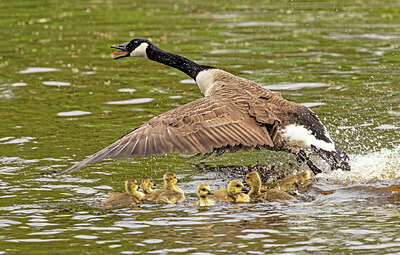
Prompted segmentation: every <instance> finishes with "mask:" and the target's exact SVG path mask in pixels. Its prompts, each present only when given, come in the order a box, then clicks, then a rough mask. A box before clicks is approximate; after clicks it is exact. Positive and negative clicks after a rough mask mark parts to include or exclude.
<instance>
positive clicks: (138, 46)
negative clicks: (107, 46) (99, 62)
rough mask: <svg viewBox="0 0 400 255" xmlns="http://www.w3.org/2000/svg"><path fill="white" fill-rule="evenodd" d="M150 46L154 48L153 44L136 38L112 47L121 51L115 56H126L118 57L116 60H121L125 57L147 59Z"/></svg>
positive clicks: (116, 52)
mask: <svg viewBox="0 0 400 255" xmlns="http://www.w3.org/2000/svg"><path fill="white" fill-rule="evenodd" d="M149 46H154V44H153V43H152V42H150V41H149V40H147V39H143V38H135V39H132V40H131V41H130V42H128V43H124V44H119V45H111V48H114V49H118V50H119V51H115V52H114V53H113V55H115V54H121V53H122V54H124V55H122V56H118V57H116V58H114V59H120V58H125V57H142V58H147V48H148V47H149Z"/></svg>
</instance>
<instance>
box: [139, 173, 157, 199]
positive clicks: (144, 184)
mask: <svg viewBox="0 0 400 255" xmlns="http://www.w3.org/2000/svg"><path fill="white" fill-rule="evenodd" d="M153 186H154V181H153V178H152V177H151V176H146V177H144V178H143V179H142V181H141V182H140V187H141V188H142V190H143V191H144V194H146V195H149V194H153V193H154V190H153Z"/></svg>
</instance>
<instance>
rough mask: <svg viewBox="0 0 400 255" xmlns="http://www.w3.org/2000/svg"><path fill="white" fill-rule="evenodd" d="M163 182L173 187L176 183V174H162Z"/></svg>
mask: <svg viewBox="0 0 400 255" xmlns="http://www.w3.org/2000/svg"><path fill="white" fill-rule="evenodd" d="M163 180H164V184H170V185H175V184H176V183H177V182H178V178H177V177H176V174H175V173H171V172H168V173H166V174H164V177H163Z"/></svg>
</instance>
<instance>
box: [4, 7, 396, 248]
mask: <svg viewBox="0 0 400 255" xmlns="http://www.w3.org/2000/svg"><path fill="white" fill-rule="evenodd" d="M0 17H1V18H0V32H1V33H0V39H1V40H0V46H1V47H0V119H1V121H0V199H1V200H0V201H1V204H0V254H43V253H52V254H58V253H60V254H66V253H67V254H69V253H79V254H82V253H86V254H106V253H107V254H110V253H111V254H133V253H138V254H143V253H155V254H176V253H184V254H245V253H248V254H251V253H252V254H264V253H276V254H328V253H329V254H352V253H354V254H362V253H373V254H399V253H400V239H399V235H398V233H399V232H400V227H399V226H400V211H399V206H400V195H399V191H398V187H399V186H400V181H399V178H400V135H399V128H400V82H399V80H400V71H399V64H400V58H399V57H400V53H399V46H400V3H399V2H398V1H395V0H393V1H355V2H353V1H320V2H317V1H234V2H233V3H228V2H225V1H207V0H205V1H169V2H168V1H152V0H150V1H143V2H135V1H101V0H93V1H75V0H72V1H41V0H35V1H33V0H30V1H29V0H20V1H4V0H3V1H0ZM134 37H143V38H149V39H151V40H152V41H153V42H154V43H155V44H157V45H158V46H159V47H160V48H162V49H164V50H167V51H171V52H174V53H177V54H181V55H184V56H185V57H188V58H190V59H192V60H195V61H197V62H199V63H201V64H206V65H211V66H216V67H219V68H222V69H224V70H227V71H229V72H231V73H233V74H236V75H239V76H241V77H245V78H248V79H250V80H253V81H256V82H258V83H260V84H262V85H265V86H270V87H271V89H274V90H276V91H279V92H281V93H282V96H283V97H285V98H286V99H288V100H292V101H295V102H298V103H313V104H314V106H312V105H311V109H312V110H313V111H315V112H316V113H318V115H319V116H320V118H321V120H322V121H323V122H324V123H325V125H326V126H327V129H328V130H329V132H330V134H331V137H332V138H333V140H335V142H336V143H338V144H339V145H340V146H341V147H342V148H343V149H344V150H345V151H347V152H348V153H349V154H350V157H351V161H350V163H351V165H352V168H353V172H352V173H341V172H339V173H337V172H336V173H335V172H327V173H326V174H324V175H321V176H319V178H318V180H317V181H316V182H315V183H314V185H313V187H312V189H311V190H310V191H309V192H307V193H305V194H300V195H299V196H298V199H299V201H298V202H294V203H289V204H275V203H266V202H263V203H256V204H250V205H234V204H218V205H217V206H216V207H212V208H207V209H199V208H193V207H189V206H188V203H184V204H182V205H165V206H164V205H141V206H138V207H134V208H117V209H104V208H101V207H100V203H101V201H104V200H105V199H107V195H106V193H107V190H109V189H114V190H116V191H122V190H123V181H124V180H126V179H128V178H136V179H140V178H141V177H143V176H145V175H152V176H153V178H154V179H156V181H157V184H158V186H159V187H160V186H161V178H162V175H163V173H165V172H166V171H174V172H176V173H177V174H178V177H180V179H181V182H180V184H179V185H180V187H182V188H183V190H184V191H185V192H186V193H187V195H188V199H189V202H190V201H194V200H195V187H196V186H197V184H198V183H200V182H203V181H204V182H207V183H209V184H210V186H211V188H212V189H216V188H221V187H224V186H225V185H226V183H227V182H228V181H229V180H231V179H234V178H239V179H242V180H243V176H242V175H241V174H238V173H235V171H234V170H235V169H236V170H237V168H238V167H240V166H243V165H254V164H257V163H258V164H261V165H265V167H266V168H268V169H269V168H271V167H272V166H275V167H276V168H277V169H285V167H286V168H287V167H288V165H290V164H289V163H290V162H292V161H294V159H293V158H292V157H291V156H289V155H286V154H284V153H271V152H267V151H252V152H238V153H235V154H231V153H227V154H224V155H223V156H221V157H218V158H215V157H210V158H208V159H207V160H204V161H202V162H203V163H201V161H200V159H199V158H191V159H184V158H181V157H179V156H178V155H177V154H171V155H168V156H161V157H152V158H145V159H141V158H135V159H129V160H128V159H119V160H110V161H104V162H102V163H98V164H94V165H90V166H88V167H86V168H84V169H82V170H81V171H80V172H77V173H74V174H72V175H66V176H43V175H41V174H42V173H44V172H47V171H52V170H58V169H62V168H64V167H67V166H70V165H71V164H72V162H76V161H79V160H82V159H83V158H84V157H85V156H87V155H90V154H93V153H94V152H96V151H98V150H100V149H102V148H103V147H105V146H107V145H109V144H111V143H112V142H113V141H115V140H116V139H118V138H119V137H120V136H121V135H123V134H125V133H127V132H129V131H130V130H132V129H133V128H135V127H137V126H139V125H141V124H142V123H144V122H146V121H147V120H149V119H150V118H151V117H152V116H156V115H158V114H160V113H162V112H165V111H167V110H169V109H172V108H175V107H177V106H179V105H182V104H185V103H187V102H190V101H193V100H195V99H197V98H199V97H201V96H202V95H201V93H200V91H199V90H198V88H197V86H196V85H195V84H191V83H190V82H187V79H188V77H187V76H185V75H184V74H183V73H181V72H179V71H177V70H174V69H172V68H169V67H166V66H162V65H160V64H158V63H154V62H150V61H147V60H145V59H127V58H125V59H121V60H118V61H114V60H113V59H112V57H111V53H112V50H111V49H110V45H112V44H119V43H125V42H128V41H129V40H130V39H132V38H134ZM33 67H41V68H55V69H56V70H54V71H51V72H49V71H48V70H47V71H46V72H33V73H29V72H28V73H26V71H29V70H31V69H29V68H33ZM21 71H22V73H21ZM49 82H50V83H49ZM52 82H53V83H52ZM54 82H56V86H53V85H52V84H54ZM285 88H286V89H285ZM287 88H291V89H287ZM120 89H135V90H136V91H134V92H131V93H129V92H120V91H119V90H120ZM141 98H151V99H153V100H152V101H151V102H147V103H141V104H129V105H126V104H125V105H113V104H107V102H115V101H122V100H130V99H141ZM71 111H85V112H89V113H90V114H87V115H81V116H67V117H65V116H59V115H63V114H62V113H65V112H67V113H68V112H71ZM288 162H289V163H288ZM204 165H210V166H232V169H233V171H232V172H230V171H228V172H226V171H210V170H209V169H210V168H208V167H204ZM302 168H304V166H299V169H302ZM286 172H287V173H288V174H290V173H295V172H296V169H286ZM355 186H363V187H369V188H370V189H357V188H356V187H355ZM388 187H394V188H392V190H390V189H389V190H387V189H386V190H385V188H388ZM396 188H397V190H396ZM382 189H384V191H382ZM328 191H329V192H328ZM327 193H329V194H328V195H323V194H327Z"/></svg>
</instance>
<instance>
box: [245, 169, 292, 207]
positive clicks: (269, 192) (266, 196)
mask: <svg viewBox="0 0 400 255" xmlns="http://www.w3.org/2000/svg"><path fill="white" fill-rule="evenodd" d="M245 181H246V183H247V184H249V185H250V187H251V188H250V191H249V193H248V195H249V196H250V197H251V198H252V199H254V200H267V201H270V202H284V201H287V200H296V198H295V197H294V196H292V195H289V194H287V193H286V192H285V191H283V190H279V189H265V192H262V191H261V178H260V175H259V174H258V173H257V172H256V171H253V172H250V173H248V174H247V175H246V180H245Z"/></svg>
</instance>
